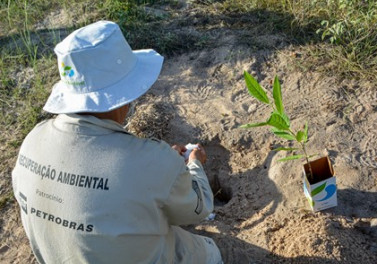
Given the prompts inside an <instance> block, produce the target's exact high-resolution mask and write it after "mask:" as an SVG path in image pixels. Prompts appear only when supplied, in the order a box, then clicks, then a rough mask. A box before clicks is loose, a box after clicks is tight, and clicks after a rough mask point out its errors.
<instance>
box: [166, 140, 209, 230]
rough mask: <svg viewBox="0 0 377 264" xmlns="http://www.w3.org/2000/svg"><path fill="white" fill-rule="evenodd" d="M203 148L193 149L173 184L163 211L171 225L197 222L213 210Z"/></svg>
mask: <svg viewBox="0 0 377 264" xmlns="http://www.w3.org/2000/svg"><path fill="white" fill-rule="evenodd" d="M205 160H206V156H205V152H204V149H203V148H202V147H201V149H200V150H193V151H192V153H191V154H190V158H189V161H188V164H187V166H184V164H183V166H182V169H181V171H180V173H179V176H178V177H177V179H176V181H175V183H174V184H173V186H172V188H171V190H170V193H169V197H168V199H167V201H166V204H165V207H164V211H165V214H166V216H167V218H168V221H169V223H170V224H172V225H187V224H194V223H198V222H199V221H201V220H203V219H204V218H205V217H207V216H208V215H209V214H210V213H211V212H212V210H213V193H212V190H211V187H210V185H209V183H208V179H207V176H206V174H205V172H204V169H203V166H202V164H201V163H202V162H203V163H204V162H205Z"/></svg>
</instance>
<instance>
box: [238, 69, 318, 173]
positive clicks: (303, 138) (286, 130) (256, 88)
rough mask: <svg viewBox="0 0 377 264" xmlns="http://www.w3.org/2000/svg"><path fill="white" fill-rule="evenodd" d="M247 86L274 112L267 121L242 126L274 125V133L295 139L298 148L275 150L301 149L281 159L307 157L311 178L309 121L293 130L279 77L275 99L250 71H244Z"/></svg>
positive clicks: (275, 84)
mask: <svg viewBox="0 0 377 264" xmlns="http://www.w3.org/2000/svg"><path fill="white" fill-rule="evenodd" d="M244 77H245V82H246V87H247V89H248V91H249V93H250V95H251V96H253V97H254V98H256V99H257V100H258V101H260V102H261V103H264V104H267V105H269V106H270V107H271V109H272V112H271V115H270V117H269V118H268V119H267V120H266V121H265V122H259V123H250V124H245V125H242V126H241V128H255V127H262V126H270V127H272V130H271V131H272V133H274V134H275V135H276V136H277V137H280V138H283V139H285V140H289V141H294V142H295V143H296V144H297V145H298V148H297V147H296V148H292V147H287V148H286V147H281V148H277V149H275V151H289V152H292V151H293V152H296V151H300V152H301V154H295V155H291V156H288V157H285V158H283V159H280V160H279V161H289V160H295V159H303V158H305V159H306V162H307V164H308V166H309V171H310V173H309V175H308V177H309V178H312V177H313V176H312V169H311V166H310V163H309V159H310V158H311V157H313V156H315V155H311V156H309V155H308V153H307V151H306V142H307V141H308V122H306V123H305V125H304V126H303V130H298V131H293V130H292V128H291V123H290V119H289V117H288V115H287V114H286V113H285V111H284V105H283V98H282V94H281V86H280V82H279V79H278V77H277V76H276V77H275V80H274V85H273V90H272V97H273V100H270V98H269V96H268V95H267V93H266V91H265V89H263V88H262V86H261V85H260V84H259V83H258V81H257V80H255V79H254V77H253V76H251V75H250V74H249V73H248V72H246V71H245V72H244Z"/></svg>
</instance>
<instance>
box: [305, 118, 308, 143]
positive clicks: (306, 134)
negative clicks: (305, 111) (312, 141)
mask: <svg viewBox="0 0 377 264" xmlns="http://www.w3.org/2000/svg"><path fill="white" fill-rule="evenodd" d="M307 141H308V121H306V122H305V128H304V142H307Z"/></svg>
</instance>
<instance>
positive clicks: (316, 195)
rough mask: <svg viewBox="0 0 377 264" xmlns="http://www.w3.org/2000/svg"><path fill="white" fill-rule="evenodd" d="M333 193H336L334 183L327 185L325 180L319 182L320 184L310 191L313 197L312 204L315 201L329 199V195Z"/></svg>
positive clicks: (331, 195)
mask: <svg viewBox="0 0 377 264" xmlns="http://www.w3.org/2000/svg"><path fill="white" fill-rule="evenodd" d="M335 193H336V186H335V184H328V185H327V183H326V182H325V183H323V184H321V185H320V186H318V187H317V188H315V189H314V190H313V191H312V192H311V196H312V197H313V206H314V204H315V202H324V201H326V200H328V199H330V198H331V197H333V196H334V194H335Z"/></svg>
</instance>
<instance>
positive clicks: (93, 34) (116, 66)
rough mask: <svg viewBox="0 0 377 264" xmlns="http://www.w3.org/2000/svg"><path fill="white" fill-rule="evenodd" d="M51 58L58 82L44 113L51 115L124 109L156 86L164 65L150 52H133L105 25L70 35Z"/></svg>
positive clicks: (112, 26)
mask: <svg viewBox="0 0 377 264" xmlns="http://www.w3.org/2000/svg"><path fill="white" fill-rule="evenodd" d="M55 53H56V55H57V57H58V66H59V71H60V77H61V80H60V81H59V82H58V83H56V84H55V85H54V87H53V89H52V92H51V95H50V97H49V98H48V100H47V102H46V104H45V106H44V108H43V109H44V110H45V111H47V112H50V113H55V114H68V113H80V112H108V111H111V110H113V109H116V108H118V107H121V106H123V105H125V104H128V103H130V102H132V101H134V100H135V99H137V98H138V97H140V96H141V95H143V94H144V93H145V92H147V91H148V89H149V88H150V87H151V86H152V84H153V83H154V82H155V81H156V80H157V78H158V76H159V74H160V71H161V67H162V62H163V60H164V58H163V57H162V56H161V55H160V54H158V53H157V52H156V51H154V50H151V49H148V50H136V51H132V50H131V48H130V46H129V45H128V43H127V41H126V39H125V38H124V36H123V34H122V32H121V30H120V28H119V26H118V25H117V24H115V23H113V22H109V21H99V22H96V23H93V24H90V25H88V26H85V27H83V28H80V29H78V30H76V31H74V32H72V33H71V34H70V35H69V36H68V37H66V38H65V39H64V40H63V41H62V42H60V43H59V44H58V45H56V47H55Z"/></svg>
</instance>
